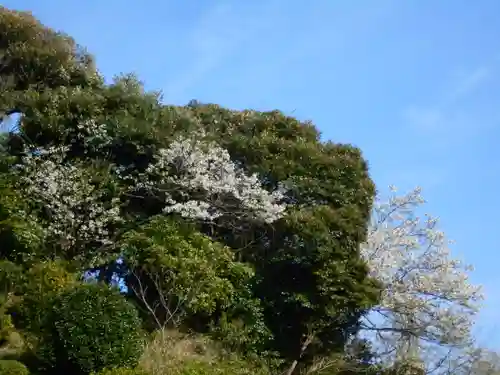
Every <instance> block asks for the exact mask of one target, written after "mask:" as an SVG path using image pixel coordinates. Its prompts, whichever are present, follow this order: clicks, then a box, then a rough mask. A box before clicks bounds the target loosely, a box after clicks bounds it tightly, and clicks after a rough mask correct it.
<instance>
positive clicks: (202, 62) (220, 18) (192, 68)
mask: <svg viewBox="0 0 500 375" xmlns="http://www.w3.org/2000/svg"><path fill="white" fill-rule="evenodd" d="M277 9H278V8H277V1H269V2H267V3H266V5H264V6H258V7H255V6H248V5H245V4H243V3H241V4H240V3H238V5H236V4H235V3H230V2H220V3H218V4H217V5H215V6H213V7H212V8H211V9H209V10H208V11H207V12H206V13H205V14H204V15H203V17H202V18H201V19H200V21H199V22H198V25H197V27H196V28H195V29H194V30H193V31H192V32H191V33H190V34H189V35H188V37H187V40H186V43H187V44H188V45H189V47H190V48H191V50H193V52H194V59H193V62H192V63H191V64H188V65H187V66H186V68H185V69H184V71H183V72H182V73H181V74H180V75H179V76H178V77H177V79H176V80H174V81H173V82H171V83H169V84H168V85H167V87H166V88H165V93H166V95H167V96H170V97H179V96H182V94H183V93H185V91H187V90H188V89H189V88H191V87H192V86H194V85H195V84H196V83H197V82H198V81H199V80H201V79H202V78H203V77H204V76H205V75H207V74H208V73H210V72H211V71H212V70H213V69H215V68H216V67H217V66H218V65H219V64H221V62H223V61H224V60H226V59H229V58H230V56H231V55H232V54H234V53H235V52H236V51H238V50H239V49H243V48H245V45H246V44H247V43H249V40H251V39H252V38H254V37H255V36H256V34H259V33H261V32H262V31H263V30H264V29H266V28H267V27H270V26H271V25H272V23H273V20H275V19H276V17H277Z"/></svg>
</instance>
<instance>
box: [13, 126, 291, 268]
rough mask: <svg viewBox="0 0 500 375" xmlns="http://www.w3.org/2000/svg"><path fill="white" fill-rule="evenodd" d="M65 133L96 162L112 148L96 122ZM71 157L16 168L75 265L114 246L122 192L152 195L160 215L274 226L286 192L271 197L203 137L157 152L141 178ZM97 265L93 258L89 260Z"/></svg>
mask: <svg viewBox="0 0 500 375" xmlns="http://www.w3.org/2000/svg"><path fill="white" fill-rule="evenodd" d="M70 133H71V136H72V140H74V142H70V144H73V143H76V142H77V143H78V144H80V145H83V146H84V154H86V155H93V156H95V155H96V154H97V155H98V153H99V152H100V151H102V150H104V149H105V148H106V147H108V146H109V145H110V144H112V143H113V139H112V137H111V136H110V135H109V132H108V131H107V127H106V126H105V125H99V124H96V123H95V122H94V121H87V122H85V123H82V124H78V125H77V126H76V127H75V129H72V130H71V131H70ZM70 150H71V146H64V147H50V148H47V149H41V148H37V149H35V150H33V149H27V150H26V152H25V155H24V157H23V158H22V160H21V162H20V163H19V164H18V165H17V166H16V169H17V171H18V173H19V176H20V182H21V187H22V189H23V190H24V192H25V194H26V195H27V196H29V197H30V198H31V199H33V200H35V201H36V202H37V203H38V204H39V206H40V207H41V208H42V211H43V212H44V214H45V215H44V216H45V217H46V220H45V221H46V224H47V225H46V235H47V239H48V240H50V241H51V243H56V244H57V245H58V246H59V247H60V248H61V249H62V250H63V251H64V252H66V253H67V254H68V257H70V258H73V259H75V258H76V257H77V255H78V254H80V253H85V254H86V256H87V255H89V254H90V253H89V251H88V249H87V250H86V251H78V250H79V249H80V250H81V249H83V248H84V247H85V246H88V245H89V244H91V245H92V247H93V248H96V249H102V248H103V247H106V246H107V245H112V244H113V242H114V241H115V240H116V236H114V233H113V228H116V227H117V226H119V224H120V223H122V222H124V219H123V218H122V212H121V205H122V200H121V197H120V194H121V193H123V192H124V189H125V195H127V193H131V192H132V193H134V192H136V191H137V190H141V189H142V190H143V193H144V190H145V191H146V194H150V195H154V196H155V197H157V198H158V199H160V200H161V202H162V203H161V204H163V212H164V213H165V214H171V213H176V214H179V215H181V216H183V217H184V218H187V219H194V220H199V221H205V222H213V221H214V220H216V219H222V221H223V222H225V223H231V225H235V223H241V222H245V221H247V222H248V221H259V222H263V223H272V222H273V221H275V220H277V219H279V218H280V217H282V215H284V213H285V210H286V205H285V204H282V203H281V200H282V199H283V193H284V189H283V188H280V189H278V190H276V191H274V192H268V191H267V190H265V189H264V188H263V187H262V186H261V183H260V179H259V176H257V175H256V174H253V175H249V174H247V173H245V171H244V170H243V169H242V168H239V167H238V166H237V165H236V164H235V163H234V162H233V161H232V160H231V157H230V155H229V153H228V152H227V150H225V149H223V148H221V147H219V146H218V145H217V144H216V143H215V142H208V141H205V140H204V139H203V135H202V134H201V135H200V134H194V135H192V136H191V137H184V136H179V137H177V138H174V139H173V140H172V142H171V143H170V145H169V146H168V147H167V148H162V149H159V150H158V151H157V154H156V156H155V157H154V161H153V162H152V163H151V164H150V165H149V167H148V168H147V169H146V171H145V172H138V171H137V168H136V167H135V166H127V167H124V166H117V165H113V164H112V163H111V165H110V162H109V161H107V160H105V159H103V160H101V168H100V169H99V167H98V166H99V162H100V161H99V160H93V159H92V158H90V157H88V158H86V159H82V160H76V159H74V158H71V157H67V156H68V152H69V151H70ZM102 165H104V168H103V167H102ZM96 166H97V167H96ZM99 174H100V176H99ZM96 177H100V178H96ZM96 181H100V182H99V183H97V182H96ZM117 181H121V182H122V183H123V182H125V184H124V185H125V187H123V186H118V185H117ZM110 191H113V193H110ZM101 260H102V258H101ZM87 261H88V259H87ZM96 261H98V257H94V259H92V260H91V262H96Z"/></svg>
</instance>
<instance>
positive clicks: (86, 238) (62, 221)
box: [18, 148, 122, 250]
mask: <svg viewBox="0 0 500 375" xmlns="http://www.w3.org/2000/svg"><path fill="white" fill-rule="evenodd" d="M66 150H67V149H66V148H49V149H46V150H45V149H43V150H38V151H37V152H27V153H26V156H25V157H24V158H23V160H22V164H20V165H18V170H19V172H20V175H21V176H20V177H21V179H20V180H21V182H22V186H23V188H24V189H25V192H26V193H27V194H28V195H29V197H30V199H33V200H34V201H36V202H38V203H39V204H40V205H41V206H42V207H43V209H44V210H45V212H46V213H47V214H48V223H47V227H46V234H47V236H48V239H49V240H53V241H56V242H57V243H58V244H59V245H60V246H61V247H62V248H63V249H64V250H68V249H72V248H75V247H77V246H79V245H82V244H84V243H89V242H92V243H94V244H97V245H99V244H101V245H106V244H109V243H110V238H109V235H110V233H109V232H108V228H109V226H110V225H112V224H115V223H118V222H121V221H122V218H121V216H120V209H119V203H120V202H119V199H118V198H114V199H111V200H106V199H104V192H103V191H102V190H101V189H99V188H97V187H95V186H94V185H93V184H91V183H90V181H91V178H92V176H91V175H90V172H89V171H88V170H86V169H85V168H81V166H77V165H72V164H69V163H68V162H65V161H64V157H65V151H66Z"/></svg>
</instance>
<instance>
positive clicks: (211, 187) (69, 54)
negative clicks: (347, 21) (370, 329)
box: [0, 8, 380, 375]
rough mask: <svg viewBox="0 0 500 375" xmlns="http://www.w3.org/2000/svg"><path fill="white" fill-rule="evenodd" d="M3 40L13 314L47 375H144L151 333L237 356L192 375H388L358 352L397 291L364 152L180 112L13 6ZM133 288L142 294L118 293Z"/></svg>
mask: <svg viewBox="0 0 500 375" xmlns="http://www.w3.org/2000/svg"><path fill="white" fill-rule="evenodd" d="M0 35H1V36H0V52H1V54H2V56H3V57H2V58H3V59H4V61H3V66H2V68H1V69H0V79H1V82H2V85H1V86H0V90H1V96H0V112H2V113H3V114H5V115H11V114H13V113H18V114H20V115H21V119H20V123H19V129H18V130H19V131H18V132H16V133H11V134H9V135H8V137H7V138H6V139H4V140H3V141H2V142H3V143H2V145H3V146H2V148H1V149H0V159H1V171H0V172H1V173H0V182H1V184H0V190H1V191H0V193H1V194H0V241H1V252H0V255H1V257H2V259H1V261H2V263H1V264H2V266H1V267H0V275H2V278H1V281H2V284H3V286H4V288H3V290H5V291H6V292H5V295H3V296H2V306H3V310H2V314H3V315H6V316H11V315H9V314H14V315H13V316H14V319H13V324H12V325H11V326H12V327H11V326H9V327H11V329H12V330H16V331H18V332H19V333H20V334H21V335H22V337H23V339H24V340H25V343H26V345H27V349H26V353H25V355H24V356H21V358H24V359H26V362H27V363H28V362H29V365H30V366H31V367H33V369H34V370H36V371H39V372H43V371H45V372H46V373H50V372H51V371H54V370H57V371H62V372H63V373H71V374H82V375H83V374H90V373H92V372H98V371H101V370H102V369H104V368H108V367H109V368H114V367H123V368H120V369H118V368H116V369H108V370H103V372H101V374H102V375H132V374H139V373H141V374H142V372H141V371H145V370H144V369H142V368H141V369H137V370H135V369H132V368H134V367H135V366H136V364H137V361H138V358H139V356H140V355H141V353H142V346H141V337H140V331H139V326H141V327H142V328H145V329H146V330H150V331H154V330H158V331H160V332H163V331H165V330H167V329H175V330H176V331H180V332H195V333H196V334H201V335H204V336H205V337H210V338H211V339H212V340H214V342H215V343H217V344H216V345H219V346H220V347H222V349H221V351H222V352H225V353H226V354H227V353H230V354H227V355H228V357H227V358H229V359H227V358H226V359H221V358H223V357H224V356H222V355H221V356H219V357H217V358H218V359H217V361H216V362H206V361H203V360H199V359H193V360H192V361H190V362H182V364H179V366H177V367H176V368H177V370H178V371H179V372H178V373H179V374H186V375H187V374H192V375H198V374H200V375H201V374H221V375H222V374H249V373H258V374H260V373H262V374H264V373H268V372H269V371H280V372H281V371H286V372H288V373H289V374H292V373H299V372H302V371H306V370H307V369H311V368H314V365H315V364H316V363H318V361H319V360H323V359H325V358H334V357H335V358H341V359H342V361H338V363H339V365H338V366H337V368H336V369H335V371H337V370H338V371H337V372H335V373H339V374H340V373H342V374H355V373H357V372H356V371H358V369H359V373H367V372H368V371H379V370H378V367H375V366H372V365H371V364H370V363H369V361H368V360H363V361H362V360H361V359H349V360H348V359H346V356H347V354H346V353H345V349H346V346H347V344H348V343H349V342H350V341H351V339H352V338H354V337H355V336H356V333H357V332H358V329H359V321H360V319H361V318H362V317H363V316H364V315H365V314H366V313H367V311H369V310H370V308H371V307H372V306H373V305H374V304H376V303H377V300H378V297H379V292H380V289H379V284H378V282H377V280H373V279H371V278H370V277H369V276H368V268H367V265H366V264H365V262H364V261H363V259H362V257H361V255H360V251H359V247H360V244H361V243H362V242H363V241H365V239H366V234H367V225H368V220H369V217H370V212H371V208H372V201H373V198H374V194H375V187H374V184H373V182H372V181H371V179H370V177H369V173H368V166H367V163H366V161H365V160H364V159H363V157H362V154H361V151H360V150H359V149H357V148H356V147H353V146H351V145H345V144H336V143H333V142H322V141H321V140H320V134H319V132H318V131H317V130H316V129H315V127H314V126H313V125H312V124H310V123H304V122H300V121H298V120H297V119H294V118H292V117H289V116H286V115H285V114H283V113H281V112H279V111H271V112H257V111H252V110H245V111H232V110H228V109H225V108H222V107H220V106H218V105H214V104H207V105H205V104H200V103H195V102H193V103H190V104H189V105H187V106H184V107H175V106H169V105H165V104H164V103H162V102H161V101H160V96H159V94H157V93H148V92H145V91H144V89H143V87H142V85H141V84H140V82H139V81H138V80H137V79H136V78H135V77H133V76H129V75H124V76H120V77H117V78H116V79H115V80H114V82H113V83H111V84H105V83H104V79H103V78H102V77H101V76H100V75H99V74H98V72H97V71H96V69H95V67H94V65H93V63H92V61H93V59H92V57H91V56H90V55H89V54H87V53H86V52H85V51H84V50H83V49H82V48H81V47H80V46H78V45H77V44H76V43H75V42H74V41H73V40H72V39H71V38H70V37H68V36H66V35H64V34H61V33H58V32H55V31H54V30H51V29H48V28H46V27H45V26H44V25H41V24H40V23H39V22H38V21H37V20H36V19H35V18H33V17H32V16H31V15H29V14H27V13H21V12H16V11H11V10H8V9H6V8H0ZM89 272H90V273H94V274H97V278H98V280H99V283H88V281H85V277H83V276H84V275H87V274H88V273H89ZM12 275H15V276H12ZM117 278H118V279H120V280H122V281H123V282H124V284H125V285H124V286H125V287H126V288H127V292H125V293H122V294H120V293H119V292H118V291H117V290H116V289H112V288H108V287H107V286H104V284H113V283H115V282H116V279H117ZM13 280H16V281H18V282H16V283H13V282H12V281H13ZM136 309H137V311H136ZM5 325H6V326H8V324H5ZM2 329H4V327H3V326H2ZM149 345H151V344H149ZM214 345H215V344H214ZM366 356H368V357H369V354H367V355H366ZM29 358H31V360H29ZM33 358H34V359H33ZM235 358H236V359H235ZM257 362H258V365H257ZM141 363H142V362H141ZM172 363H174V362H172ZM175 363H176V362H175ZM179 363H180V362H179ZM342 363H343V364H344V365H345V364H346V363H347V364H349V366H347V365H346V366H347V367H348V368H349V370H345V371H344V372H342V371H343V370H342V369H341V368H340V367H341V366H343V365H342ZM254 364H255V366H254ZM143 367H146V368H147V369H149V368H150V367H148V366H145V365H143ZM347 367H346V368H347ZM151 368H152V367H151ZM257 368H258V370H256V369H257ZM169 369H170V370H169V371H170V372H168V373H173V372H172V367H169ZM158 371H166V370H161V369H159V370H158ZM349 371H350V372H349ZM166 373H167V372H165V374H166ZM332 373H333V372H332ZM156 374H158V375H160V374H161V372H155V373H154V374H153V373H151V374H150V375H156Z"/></svg>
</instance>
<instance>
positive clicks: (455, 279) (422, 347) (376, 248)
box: [362, 187, 483, 366]
mask: <svg viewBox="0 0 500 375" xmlns="http://www.w3.org/2000/svg"><path fill="white" fill-rule="evenodd" d="M391 192H392V196H391V197H390V198H389V199H388V200H386V201H383V200H380V199H377V201H376V202H375V206H374V211H373V216H372V221H371V228H370V230H369V234H368V240H367V241H366V243H365V244H364V246H363V248H362V251H363V256H364V257H365V259H366V260H367V262H368V264H369V266H370V270H371V273H372V276H374V277H375V278H377V279H378V280H380V281H381V282H382V283H383V285H384V289H383V293H382V298H381V303H380V304H379V305H378V306H377V307H376V308H375V309H374V311H373V314H372V315H371V316H370V317H369V319H367V320H366V321H365V323H364V327H365V329H367V330H372V331H375V333H376V337H377V338H378V342H379V344H383V345H385V349H386V351H385V354H390V355H392V356H393V357H396V358H397V359H399V360H404V359H407V358H408V356H418V355H421V354H422V351H426V350H429V353H432V354H434V355H436V354H439V355H441V354H442V350H439V349H443V348H447V349H449V350H451V349H452V348H460V347H467V346H468V345H469V344H470V340H471V326H472V324H473V322H472V318H473V316H474V315H475V314H476V313H477V311H478V308H479V305H478V303H479V302H480V301H481V300H482V298H483V297H482V294H481V291H480V288H479V287H477V286H474V285H471V284H469V282H468V272H469V271H470V270H471V269H472V267H470V266H468V265H464V264H463V263H462V262H461V261H459V260H457V259H454V258H452V257H451V256H450V249H449V244H450V243H451V242H450V241H449V240H447V239H446V236H445V235H444V233H443V232H442V231H439V230H438V229H437V223H438V220H437V219H436V218H434V217H431V216H429V215H427V214H425V216H424V217H425V219H424V220H422V219H421V218H420V217H419V216H417V211H418V209H419V208H420V206H421V205H422V204H424V203H425V200H424V199H423V198H422V196H421V195H420V192H421V190H420V188H416V189H414V190H413V191H411V192H410V193H408V194H406V195H402V196H397V195H396V194H395V193H396V189H394V188H392V187H391ZM428 360H429V358H426V362H427V361H428ZM434 361H435V362H436V363H435V364H439V363H440V362H441V361H442V357H441V358H436V357H434V360H431V362H434ZM431 366H432V365H431Z"/></svg>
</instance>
